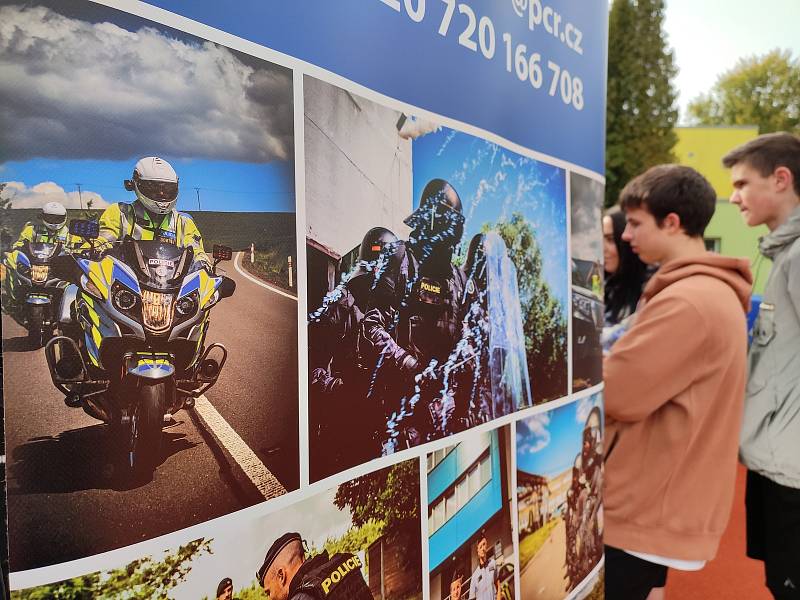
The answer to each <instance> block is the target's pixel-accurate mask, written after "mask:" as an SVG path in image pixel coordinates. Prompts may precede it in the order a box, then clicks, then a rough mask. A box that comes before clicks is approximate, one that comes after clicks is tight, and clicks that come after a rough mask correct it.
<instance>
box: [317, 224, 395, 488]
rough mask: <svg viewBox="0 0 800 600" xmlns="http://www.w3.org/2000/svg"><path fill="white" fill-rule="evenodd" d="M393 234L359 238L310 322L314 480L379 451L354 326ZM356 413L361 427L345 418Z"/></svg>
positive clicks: (381, 231)
mask: <svg viewBox="0 0 800 600" xmlns="http://www.w3.org/2000/svg"><path fill="white" fill-rule="evenodd" d="M396 242H397V236H395V235H394V234H393V233H392V232H391V231H389V230H388V229H386V228H384V227H374V228H372V229H370V230H369V231H368V232H367V233H366V235H365V236H364V238H363V239H362V241H361V247H360V249H359V254H358V268H357V270H356V271H355V272H354V273H353V275H352V277H351V278H350V279H349V280H348V281H346V282H345V283H343V284H341V285H340V286H338V287H337V289H336V290H334V292H333V293H332V294H329V295H328V296H327V297H326V298H330V299H332V301H331V302H330V303H328V304H324V305H323V307H321V308H320V309H319V310H317V311H315V312H314V313H312V314H311V315H310V317H309V324H308V348H309V375H310V381H309V395H310V398H309V408H310V414H309V422H310V425H311V431H312V445H311V454H312V457H311V461H310V468H311V478H312V480H314V481H316V480H319V479H321V478H323V477H326V476H328V475H331V474H333V473H336V472H338V471H342V470H344V469H346V468H349V467H352V466H354V465H356V464H359V463H361V462H365V461H367V460H370V459H372V458H375V457H376V456H378V455H379V453H380V448H379V447H378V445H377V441H376V439H375V436H374V433H375V430H376V429H377V428H378V427H379V426H380V425H381V424H382V422H383V419H382V414H380V413H379V412H378V411H376V410H375V407H374V405H370V404H369V403H368V402H367V401H366V396H367V390H368V384H369V372H368V371H366V370H364V369H363V368H360V367H359V366H358V361H357V356H356V343H357V336H358V326H359V323H360V322H361V320H362V319H363V317H364V311H365V310H366V307H367V303H368V301H369V295H370V292H371V290H372V283H373V281H374V269H375V266H376V264H377V262H378V258H379V256H380V253H381V251H382V250H383V248H384V247H385V246H386V245H390V244H394V243H396ZM353 414H358V415H359V426H358V427H356V428H353V427H352V426H348V423H352V421H349V420H348V419H349V418H350V417H351V416H352V415H353Z"/></svg>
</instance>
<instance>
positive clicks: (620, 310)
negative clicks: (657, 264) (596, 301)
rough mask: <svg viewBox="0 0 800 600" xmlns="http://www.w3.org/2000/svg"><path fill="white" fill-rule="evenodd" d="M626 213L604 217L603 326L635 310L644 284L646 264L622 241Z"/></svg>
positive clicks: (617, 211)
mask: <svg viewBox="0 0 800 600" xmlns="http://www.w3.org/2000/svg"><path fill="white" fill-rule="evenodd" d="M623 231H625V213H624V212H622V211H620V210H616V211H612V212H610V213H609V214H607V215H605V216H604V217H603V259H604V263H605V305H606V325H616V324H617V323H619V322H620V321H622V320H623V319H625V318H626V317H628V316H629V315H631V314H633V313H634V312H635V311H636V305H637V304H638V303H639V298H640V297H641V295H642V289H643V288H644V284H645V283H646V282H647V278H648V272H647V265H646V264H644V263H643V262H642V260H641V259H640V258H639V257H638V256H636V254H634V252H633V250H632V249H631V245H630V244H629V243H628V242H626V241H625V240H623V239H622V232H623Z"/></svg>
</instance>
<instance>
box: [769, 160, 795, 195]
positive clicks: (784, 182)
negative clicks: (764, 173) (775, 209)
mask: <svg viewBox="0 0 800 600" xmlns="http://www.w3.org/2000/svg"><path fill="white" fill-rule="evenodd" d="M772 176H773V177H774V178H775V186H776V187H777V191H779V192H783V191H784V190H786V189H788V188H791V187H792V185H793V183H794V182H793V179H794V177H793V176H792V172H791V171H790V170H789V168H788V167H784V166H783V165H781V166H779V167H777V168H776V169H775V170H774V171H773V172H772Z"/></svg>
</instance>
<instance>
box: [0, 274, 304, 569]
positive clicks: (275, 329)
mask: <svg viewBox="0 0 800 600" xmlns="http://www.w3.org/2000/svg"><path fill="white" fill-rule="evenodd" d="M224 268H225V270H226V271H227V275H228V276H229V277H231V278H233V279H235V280H236V283H237V289H236V293H235V294H234V295H233V296H232V297H231V298H227V299H225V300H223V301H222V302H220V304H218V305H217V306H216V307H215V308H214V309H213V310H212V314H211V320H212V322H211V326H210V328H209V335H208V337H207V342H208V343H210V342H212V341H217V342H221V343H223V344H225V345H226V346H227V348H228V350H229V357H228V363H227V364H226V365H225V368H224V370H223V373H222V375H221V377H220V381H219V382H218V383H217V385H216V386H215V387H214V388H212V389H211V390H209V391H208V392H207V393H206V397H207V398H208V401H209V403H210V405H211V406H212V407H213V409H216V411H217V412H218V413H219V414H220V415H222V417H223V418H224V420H225V421H227V423H228V424H229V425H230V426H231V428H232V429H233V430H234V431H235V432H236V433H238V435H239V437H240V438H241V440H239V442H243V443H244V444H246V445H247V446H248V447H249V449H251V450H252V452H253V453H255V454H256V455H257V456H258V457H259V458H260V459H261V460H262V462H263V463H264V466H266V468H267V469H269V471H271V472H272V474H274V475H275V477H276V478H277V479H278V480H279V481H280V484H282V486H283V487H284V488H286V489H288V490H291V489H296V488H297V487H298V483H299V466H298V462H299V458H298V456H299V454H298V400H297V302H296V301H295V300H294V299H292V298H287V297H284V296H283V295H280V294H278V293H276V292H274V291H271V290H269V289H265V288H264V287H262V286H259V285H257V284H256V283H254V282H252V281H250V280H249V279H247V278H245V277H244V276H242V275H241V274H240V273H239V272H238V271H237V270H236V269H235V268H234V265H233V263H225V264H224ZM2 319H3V358H4V369H3V370H4V376H5V389H4V392H5V411H6V414H5V418H6V435H7V438H6V451H7V483H8V516H9V546H10V548H9V549H10V564H11V570H12V571H21V570H27V569H32V568H36V567H42V566H46V565H49V564H55V563H60V562H64V561H68V560H73V559H77V558H81V557H85V556H89V555H92V554H96V553H100V552H105V551H108V550H112V549H114V548H118V547H122V546H126V545H129V544H132V543H135V542H139V541H142V540H145V539H149V538H152V537H156V536H159V535H163V534H166V533H169V532H172V531H177V530H179V529H183V528H185V527H189V526H191V525H194V524H197V523H201V522H203V521H206V520H209V519H212V518H216V517H219V516H222V515H225V514H227V513H230V512H233V511H235V510H239V509H241V508H244V507H246V506H249V505H252V504H254V503H256V502H259V501H263V500H264V496H263V495H262V496H259V494H258V491H257V490H256V489H255V488H254V487H252V486H249V487H248V485H247V481H246V480H244V483H242V478H241V477H237V473H236V472H237V465H236V463H235V461H234V460H232V458H231V456H230V455H229V454H228V453H227V452H225V451H224V449H222V448H221V447H220V445H219V444H218V443H217V440H216V438H215V436H214V435H213V432H211V431H208V430H207V427H206V426H204V422H203V421H202V420H201V419H200V418H199V417H198V415H197V414H195V413H194V411H185V410H184V411H180V412H178V413H177V415H176V422H175V423H174V424H173V425H171V426H168V427H167V428H165V433H164V442H165V443H164V457H163V462H162V463H161V464H160V465H159V466H158V468H157V470H156V472H155V474H154V477H153V480H152V481H151V482H149V483H146V484H143V485H140V486H139V487H134V486H132V484H131V483H130V481H129V479H127V478H126V477H123V475H122V473H121V472H120V470H119V468H117V469H115V466H114V464H115V460H114V457H113V453H112V451H111V449H110V448H109V439H108V436H107V435H106V428H105V426H104V425H103V424H102V423H100V422H98V421H96V420H95V419H93V418H91V417H89V416H88V415H86V414H85V413H84V412H83V411H82V410H81V409H71V408H68V407H66V406H65V405H64V402H63V398H62V396H61V394H60V393H59V392H58V391H57V390H56V389H55V388H54V387H53V385H52V383H51V381H50V376H49V374H48V371H47V365H46V361H45V358H44V353H43V351H42V350H36V351H28V350H26V349H25V339H24V336H25V330H24V329H23V328H22V327H20V326H19V325H18V324H17V323H16V322H14V321H13V320H12V319H11V318H9V317H8V316H7V315H5V314H4V315H3V317H2ZM213 409H212V410H213Z"/></svg>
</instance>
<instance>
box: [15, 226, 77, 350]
mask: <svg viewBox="0 0 800 600" xmlns="http://www.w3.org/2000/svg"><path fill="white" fill-rule="evenodd" d="M66 250H67V249H66V248H64V246H63V244H62V243H61V242H60V241H59V242H56V243H49V242H31V241H29V242H26V243H25V244H24V245H22V246H20V247H19V248H14V249H13V250H11V251H10V252H7V253H6V254H5V256H4V257H3V262H4V263H5V266H6V269H7V275H6V291H7V293H8V298H9V304H10V312H11V314H12V315H13V316H14V317H15V318H16V320H17V321H19V323H20V324H21V325H22V326H23V327H25V329H27V330H28V344H29V345H30V347H31V348H32V349H36V348H40V347H41V346H42V345H43V344H44V343H45V342H46V341H47V340H48V339H49V338H50V337H52V335H53V333H54V330H55V329H56V328H57V327H58V320H57V317H56V313H57V307H58V304H59V302H60V300H61V296H62V292H63V288H64V285H65V283H64V281H63V279H62V278H61V273H60V271H59V269H56V268H55V266H54V264H53V259H54V258H55V257H57V256H60V255H61V254H62V252H65V251H66Z"/></svg>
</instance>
